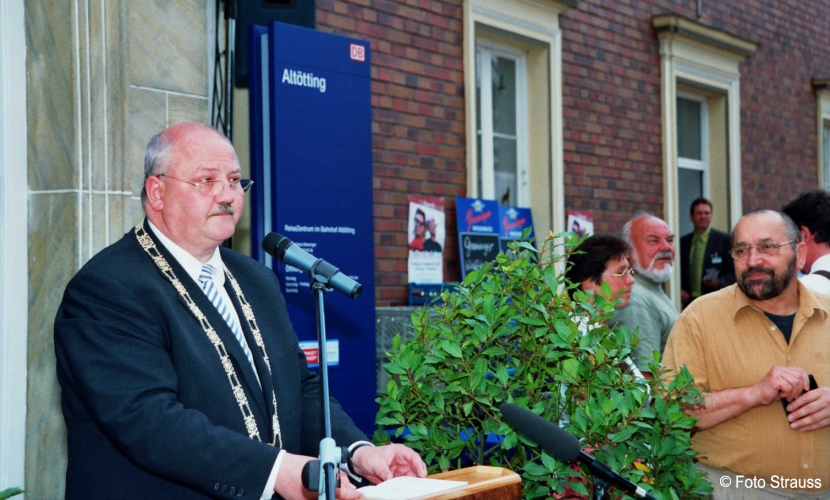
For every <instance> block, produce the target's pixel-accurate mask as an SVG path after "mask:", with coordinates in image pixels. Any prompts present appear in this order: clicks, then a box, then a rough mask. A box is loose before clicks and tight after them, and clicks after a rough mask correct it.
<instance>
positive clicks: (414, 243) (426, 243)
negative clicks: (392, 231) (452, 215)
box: [407, 196, 447, 284]
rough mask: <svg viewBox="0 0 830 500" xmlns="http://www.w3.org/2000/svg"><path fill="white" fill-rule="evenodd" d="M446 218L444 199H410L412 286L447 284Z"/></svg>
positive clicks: (410, 268)
mask: <svg viewBox="0 0 830 500" xmlns="http://www.w3.org/2000/svg"><path fill="white" fill-rule="evenodd" d="M444 217H445V215H444V200H443V199H441V198H429V197H425V196H409V224H408V227H409V229H408V231H407V235H408V239H407V241H408V243H407V246H408V247H409V259H408V262H407V270H408V276H409V282H410V283H423V284H437V283H443V282H444V244H445V243H446V239H447V232H446V224H445V223H444V222H445V221H444Z"/></svg>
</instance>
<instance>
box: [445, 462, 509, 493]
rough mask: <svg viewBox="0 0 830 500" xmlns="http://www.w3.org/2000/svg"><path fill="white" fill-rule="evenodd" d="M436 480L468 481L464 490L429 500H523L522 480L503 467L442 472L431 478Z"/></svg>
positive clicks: (479, 466)
mask: <svg viewBox="0 0 830 500" xmlns="http://www.w3.org/2000/svg"><path fill="white" fill-rule="evenodd" d="M429 477H430V478H434V479H448V480H450V481H467V486H465V487H464V488H461V489H458V490H453V491H449V492H447V493H440V494H438V495H435V496H432V497H429V500H449V499H451V498H452V499H459V498H463V499H466V500H521V498H522V478H521V477H520V476H519V475H518V474H516V473H515V472H513V471H511V470H509V469H504V468H502V467H490V466H485V465H477V466H474V467H466V468H464V469H458V470H452V471H447V472H440V473H438V474H433V475H431V476H429Z"/></svg>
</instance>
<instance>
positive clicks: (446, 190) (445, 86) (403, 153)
mask: <svg viewBox="0 0 830 500" xmlns="http://www.w3.org/2000/svg"><path fill="white" fill-rule="evenodd" d="M462 17H463V15H462V0H454V1H438V0H410V1H403V0H387V1H378V0H317V27H318V29H320V30H323V31H331V32H334V33H340V34H344V35H348V36H354V37H358V38H363V39H366V40H369V41H370V43H371V50H372V116H373V120H372V134H373V148H374V152H373V161H374V165H373V168H374V201H375V208H374V215H375V273H376V275H375V287H376V304H377V306H380V307H382V306H390V305H402V304H407V303H408V296H407V268H406V264H407V241H408V240H407V223H408V209H409V202H408V200H407V195H410V194H413V195H425V196H435V197H442V198H444V202H445V204H446V210H447V214H446V215H447V227H446V230H447V235H450V236H451V235H454V234H456V225H455V210H454V207H455V197H456V196H464V195H465V194H466V186H467V171H466V166H465V163H464V158H465V147H466V146H465V142H464V133H465V130H464V127H465V125H464V74H463V54H462V45H463V42H462V32H463V25H462ZM444 250H445V251H444V254H445V262H444V278H445V280H448V281H449V280H457V279H459V278H460V272H459V266H458V257H457V256H458V245H457V242H456V241H455V238H452V237H448V238H447V242H446V245H445V249H444Z"/></svg>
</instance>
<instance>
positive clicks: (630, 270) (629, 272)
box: [602, 267, 637, 278]
mask: <svg viewBox="0 0 830 500" xmlns="http://www.w3.org/2000/svg"><path fill="white" fill-rule="evenodd" d="M602 274H604V275H605V274H607V275H608V276H616V277H617V278H625V276H626V275H629V276H634V275H635V274H637V271H635V270H634V268H633V267H629V268H628V269H626V270H625V271H623V272H621V273H602Z"/></svg>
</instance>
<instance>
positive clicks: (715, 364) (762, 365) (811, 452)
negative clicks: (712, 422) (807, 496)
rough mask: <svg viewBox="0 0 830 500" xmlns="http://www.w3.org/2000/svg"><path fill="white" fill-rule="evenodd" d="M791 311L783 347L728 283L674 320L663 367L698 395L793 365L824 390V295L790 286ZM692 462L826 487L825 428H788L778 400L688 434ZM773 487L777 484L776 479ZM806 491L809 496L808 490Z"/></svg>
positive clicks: (829, 450) (828, 354)
mask: <svg viewBox="0 0 830 500" xmlns="http://www.w3.org/2000/svg"><path fill="white" fill-rule="evenodd" d="M798 293H799V299H800V300H799V307H798V311H797V312H796V316H795V319H794V321H793V331H792V337H791V340H790V344H789V345H787V343H786V341H785V340H784V336H783V335H782V334H781V332H780V331H779V330H778V328H777V327H776V326H775V325H774V324H773V323H772V321H770V320H769V318H767V317H766V316H765V315H764V313H763V312H762V311H761V310H759V309H757V308H755V307H753V306H752V304H751V303H750V300H749V298H748V297H747V296H746V295H744V293H743V292H742V291H741V290H740V289H739V288H738V287H737V285H731V286H729V287H726V288H724V289H721V290H719V291H717V292H714V293H710V294H707V295H703V296H702V297H700V298H699V299H697V300H695V301H694V302H692V303H691V304H690V305H689V307H687V308H686V309H685V310H684V311H683V313H682V314H681V315H680V317H679V318H678V319H677V322H675V324H674V327H673V328H672V331H671V333H670V335H669V339H668V342H667V344H666V351H665V353H664V356H663V362H664V364H665V365H666V366H667V367H669V368H670V369H672V370H673V371H674V372H677V371H678V370H679V368H680V367H681V366H683V365H684V364H685V365H686V366H687V367H688V369H689V371H690V372H691V373H692V375H694V377H695V384H696V385H697V386H698V387H699V388H700V389H701V390H702V391H713V392H714V391H721V390H724V389H732V388H738V387H746V386H750V385H753V384H755V383H756V382H758V381H759V380H761V379H762V378H763V377H764V375H766V374H767V372H768V371H769V370H770V368H771V367H772V366H773V365H776V364H777V365H783V366H797V367H801V368H803V369H804V370H805V371H806V372H807V373H808V374H810V373H811V374H813V376H815V379H816V382H817V383H818V385H819V386H827V385H830V319H829V318H828V311H830V297H825V296H823V295H816V294H813V293H812V292H811V291H809V290H808V289H807V288H806V287H804V286H803V285H801V284H800V283H799V284H798ZM693 441H694V447H695V449H696V450H698V451H699V452H701V453H702V454H703V455H702V456H701V457H700V461H701V462H702V463H704V464H706V465H708V466H710V467H714V468H716V469H721V470H728V471H732V472H734V473H736V474H742V475H744V476H746V477H757V478H764V479H765V480H766V482H767V484H770V483H771V481H772V480H773V476H777V477H778V478H785V479H810V478H812V479H813V480H816V479H820V480H821V490H829V489H830V427H825V428H823V429H821V430H818V431H813V432H800V431H795V430H792V429H790V426H789V422H788V421H787V417H786V413H785V412H784V408H783V406H782V405H781V404H780V402H779V401H778V400H776V401H775V402H773V403H772V404H770V405H767V406H762V407H759V408H753V409H752V410H749V411H747V412H746V413H744V414H742V415H739V416H737V417H735V418H733V419H731V420H727V421H725V422H722V423H720V424H718V425H716V426H714V427H712V428H710V429H706V430H704V431H700V432H698V433H696V434H695V435H694V439H693ZM779 484H780V481H779ZM810 491H812V492H814V493H815V492H816V491H817V490H815V489H812V490H810Z"/></svg>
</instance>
